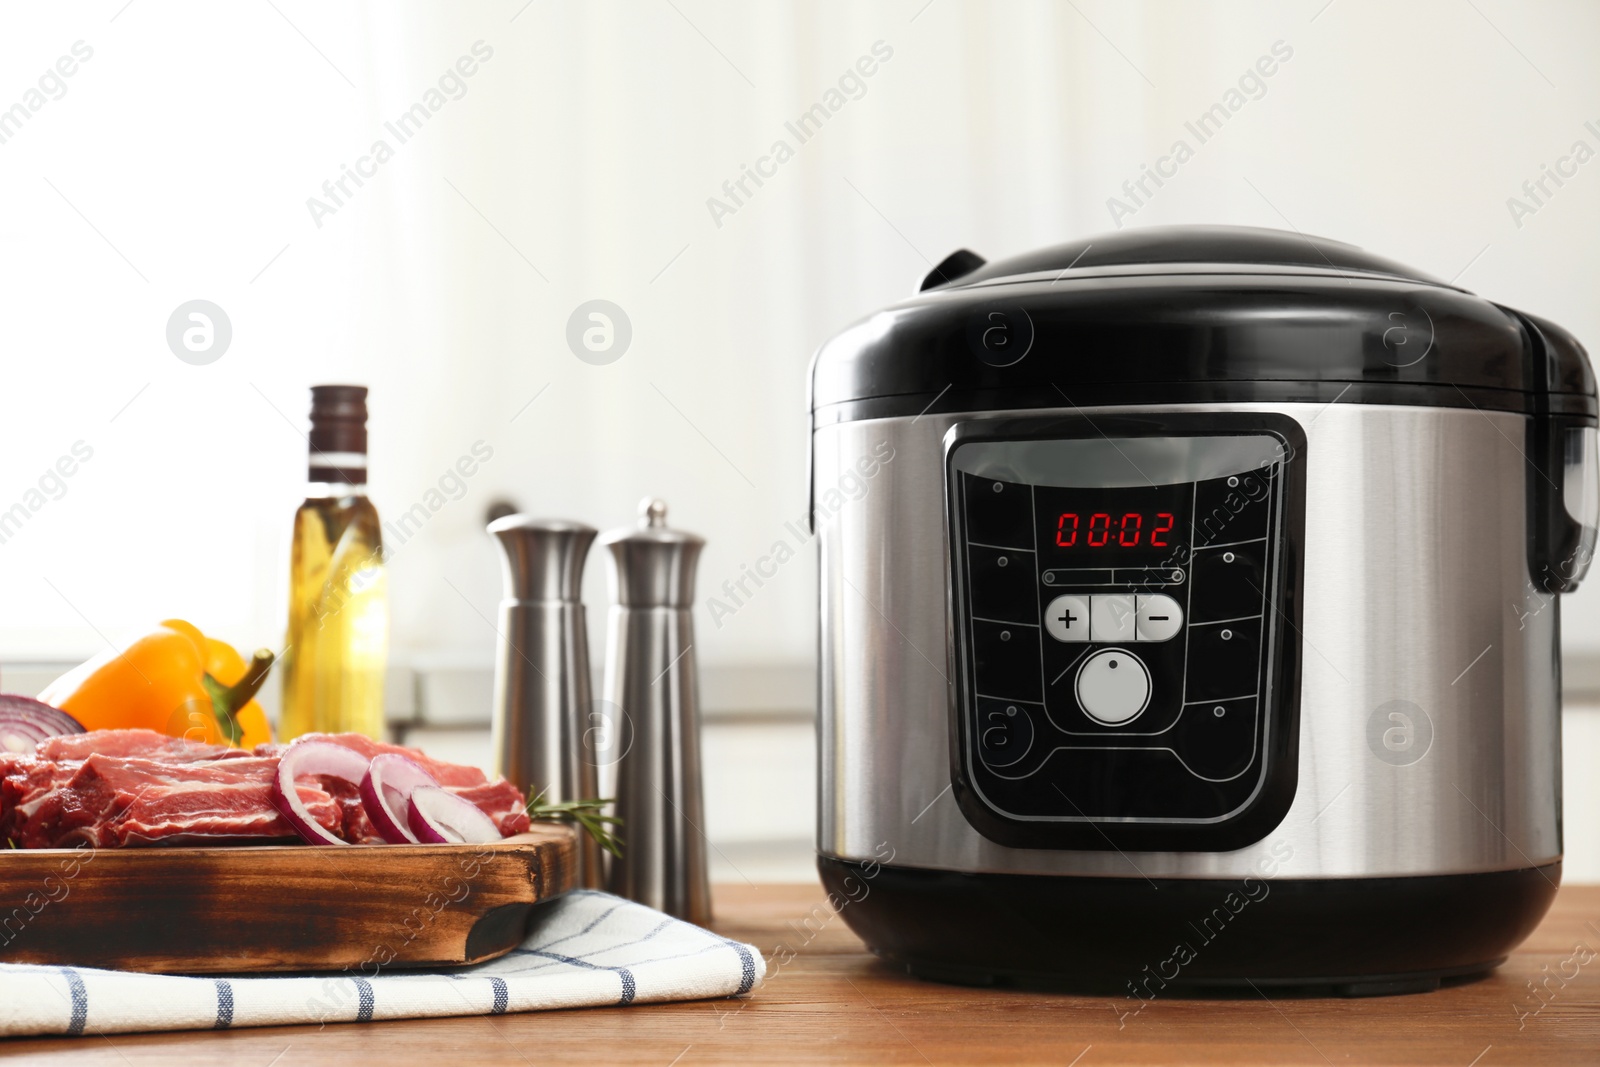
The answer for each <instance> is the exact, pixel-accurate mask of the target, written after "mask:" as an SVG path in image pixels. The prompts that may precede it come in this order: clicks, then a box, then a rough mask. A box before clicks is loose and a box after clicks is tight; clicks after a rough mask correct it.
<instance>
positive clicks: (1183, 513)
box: [1034, 483, 1194, 568]
mask: <svg viewBox="0 0 1600 1067" xmlns="http://www.w3.org/2000/svg"><path fill="white" fill-rule="evenodd" d="M1034 492H1035V497H1036V499H1035V505H1036V510H1035V512H1034V515H1035V522H1037V523H1038V525H1039V527H1040V529H1038V530H1037V531H1036V534H1037V537H1036V543H1037V544H1038V545H1039V549H1040V557H1041V558H1040V563H1041V564H1042V566H1043V567H1045V568H1049V567H1052V566H1058V567H1059V566H1098V567H1105V566H1112V565H1117V566H1137V567H1149V566H1162V565H1170V564H1181V563H1182V562H1184V561H1185V560H1186V558H1187V552H1188V544H1189V535H1190V530H1189V519H1190V514H1191V513H1192V511H1193V505H1194V486H1193V485H1191V484H1189V483H1183V484H1179V485H1146V486H1125V487H1117V488H1081V489H1080V488H1064V487H1055V486H1036V487H1035V488H1034Z"/></svg>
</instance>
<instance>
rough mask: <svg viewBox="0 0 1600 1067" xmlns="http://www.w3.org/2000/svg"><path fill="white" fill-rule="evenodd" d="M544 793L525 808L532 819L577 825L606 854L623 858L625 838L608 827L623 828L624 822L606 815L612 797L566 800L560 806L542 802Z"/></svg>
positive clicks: (613, 816)
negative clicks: (608, 825)
mask: <svg viewBox="0 0 1600 1067" xmlns="http://www.w3.org/2000/svg"><path fill="white" fill-rule="evenodd" d="M543 800H544V794H543V793H540V794H539V795H538V796H536V797H534V798H533V799H532V800H530V801H528V806H527V807H526V808H525V809H523V810H525V811H526V812H527V813H528V818H530V819H553V820H555V821H557V822H575V823H577V824H578V825H579V826H581V827H583V829H584V830H585V831H586V832H587V833H588V835H589V836H590V837H592V838H594V840H595V843H596V844H598V845H599V846H600V847H601V848H603V849H605V850H606V851H607V852H609V853H611V854H612V855H613V856H616V857H617V858H618V859H621V858H622V845H623V840H622V838H620V837H618V836H617V835H616V834H614V833H612V832H611V831H610V830H609V829H608V828H607V824H610V825H611V826H621V825H622V820H621V819H619V818H617V817H616V816H615V815H607V814H606V813H605V807H606V805H607V804H609V803H611V798H609V797H606V798H604V799H593V800H563V801H561V802H560V803H559V804H547V803H542V801H543Z"/></svg>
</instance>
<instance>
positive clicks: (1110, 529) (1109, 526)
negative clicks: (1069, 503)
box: [1056, 511, 1177, 548]
mask: <svg viewBox="0 0 1600 1067" xmlns="http://www.w3.org/2000/svg"><path fill="white" fill-rule="evenodd" d="M1080 522H1081V516H1079V515H1078V514H1077V512H1073V511H1067V512H1063V513H1062V514H1061V515H1060V517H1058V518H1057V519H1056V547H1057V548H1072V547H1074V546H1075V545H1077V543H1078V528H1079V525H1080ZM1176 522H1177V519H1176V518H1175V517H1174V516H1173V514H1172V512H1170V511H1161V512H1157V513H1156V515H1155V524H1156V525H1155V529H1153V530H1151V531H1150V541H1149V544H1150V547H1152V548H1170V547H1171V543H1170V542H1169V541H1167V540H1166V539H1165V538H1164V537H1163V536H1162V535H1163V534H1167V533H1171V532H1172V527H1173V525H1174V524H1175V523H1176ZM1085 534H1086V536H1085V537H1084V544H1085V545H1086V546H1087V547H1089V548H1105V547H1106V546H1107V545H1109V544H1111V543H1112V537H1113V535H1114V536H1115V538H1116V546H1117V547H1118V548H1138V547H1139V542H1140V539H1141V538H1143V537H1144V515H1143V514H1142V513H1141V512H1137V511H1130V512H1127V513H1126V514H1124V515H1123V516H1122V517H1121V518H1120V519H1117V520H1116V521H1115V523H1113V521H1112V517H1111V515H1110V514H1109V513H1107V512H1104V511H1097V512H1095V513H1094V514H1093V515H1090V516H1089V528H1088V530H1087V531H1085Z"/></svg>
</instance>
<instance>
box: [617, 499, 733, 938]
mask: <svg viewBox="0 0 1600 1067" xmlns="http://www.w3.org/2000/svg"><path fill="white" fill-rule="evenodd" d="M600 543H601V544H602V545H604V546H605V547H606V548H607V549H608V550H609V555H610V559H611V614H610V618H609V619H608V634H609V637H608V643H607V646H606V673H605V699H606V701H608V702H609V704H610V709H609V710H611V712H612V713H613V714H615V715H617V716H618V717H619V718H620V723H619V726H620V731H621V734H622V736H621V737H620V738H619V739H618V742H617V744H618V747H619V749H620V751H621V753H622V755H621V757H620V758H619V759H618V761H617V783H616V798H617V808H616V810H617V815H618V816H620V817H621V819H622V825H621V827H620V829H619V833H620V834H621V836H622V839H623V842H624V844H623V846H622V858H621V859H613V860H612V861H611V873H610V877H609V878H608V879H607V885H608V888H609V889H610V890H611V891H612V892H613V893H616V894H618V895H619V896H623V897H627V898H628V899H630V900H637V901H639V902H640V903H642V904H648V905H650V906H651V907H653V908H656V909H658V910H660V911H664V912H666V913H667V914H668V915H675V916H677V917H678V918H680V919H686V920H688V921H689V922H692V923H698V924H702V925H703V924H705V923H708V922H710V921H711V890H710V885H709V881H708V878H707V874H706V839H705V801H704V799H703V797H702V791H701V783H700V696H699V683H698V678H697V672H696V671H695V660H694V654H693V649H694V621H693V617H692V615H691V611H690V609H691V607H692V606H693V604H694V573H695V565H696V564H697V563H698V562H699V558H700V549H701V548H702V547H704V545H705V540H704V539H703V538H700V537H696V536H695V535H694V534H691V533H684V532H682V531H680V530H673V529H671V528H669V527H668V526H667V505H666V504H665V503H663V502H662V501H660V500H650V499H646V500H644V501H643V502H642V503H641V504H640V505H639V524H638V525H637V526H633V527H627V528H624V529H620V530H612V531H610V532H608V533H606V534H604V535H602V536H601V538H600Z"/></svg>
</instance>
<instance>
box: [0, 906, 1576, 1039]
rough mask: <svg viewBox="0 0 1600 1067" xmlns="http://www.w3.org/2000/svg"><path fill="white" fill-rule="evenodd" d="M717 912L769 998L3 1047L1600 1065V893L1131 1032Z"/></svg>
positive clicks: (1148, 1021)
mask: <svg viewBox="0 0 1600 1067" xmlns="http://www.w3.org/2000/svg"><path fill="white" fill-rule="evenodd" d="M716 902H717V922H716V923H715V924H714V925H715V926H716V927H717V929H719V930H720V931H721V932H723V933H725V934H727V935H728V936H730V937H735V938H739V939H740V940H743V941H748V942H751V943H753V944H755V945H757V946H759V947H760V948H761V950H762V951H763V952H764V953H766V954H767V957H768V972H767V978H766V982H765V983H764V984H763V985H762V986H760V987H759V988H757V989H756V990H755V992H754V993H753V994H751V995H750V996H748V997H745V998H743V999H741V1000H720V1001H700V1002H695V1003H685V1004H664V1005H646V1006H635V1007H628V1008H590V1009H583V1010H577V1011H552V1012H535V1013H530V1014H526V1015H502V1016H496V1017H493V1018H487V1017H478V1018H462V1019H426V1020H411V1021H400V1022H384V1023H369V1024H365V1025H358V1024H342V1025H331V1026H328V1027H325V1028H322V1029H317V1028H315V1027H272V1028H262V1029H254V1030H230V1031H222V1032H209V1031H208V1032H190V1033H176V1034H115V1035H111V1036H109V1037H103V1036H102V1037H95V1036H91V1037H82V1038H58V1039H49V1040H23V1041H0V1060H4V1061H5V1062H6V1063H7V1064H23V1063H52V1064H54V1063H66V1062H71V1063H80V1062H81V1063H97V1064H109V1065H116V1067H134V1065H144V1064H191V1063H193V1064H198V1063H230V1064H243V1065H246V1067H297V1065H308V1067H309V1065H313V1064H358V1063H372V1064H382V1065H384V1067H406V1065H410V1064H418V1065H426V1067H454V1065H457V1064H474V1063H496V1064H513V1065H515V1064H522V1063H527V1064H530V1065H534V1064H537V1065H539V1067H544V1065H546V1064H563V1063H574V1064H585V1065H589V1067H594V1065H600V1064H650V1065H652V1067H669V1065H674V1067H692V1065H695V1064H707V1063H753V1062H761V1063H873V1064H879V1063H883V1064H889V1063H911V1064H946V1063H950V1064H954V1063H982V1064H985V1065H994V1064H1001V1063H1053V1064H1078V1065H1080V1067H1093V1065H1095V1064H1106V1063H1136V1064H1167V1063H1208V1064H1209V1063H1215V1064H1230V1065H1243V1064H1319V1065H1322V1064H1448V1065H1452V1067H1495V1065H1497V1064H1506V1063H1537V1064H1539V1065H1540V1067H1551V1065H1555V1064H1569V1063H1570V1064H1590V1065H1593V1064H1600V955H1597V952H1600V886H1577V887H1569V888H1566V889H1563V890H1561V894H1560V896H1559V897H1558V898H1557V899H1556V904H1555V907H1554V909H1553V910H1552V911H1551V913H1550V915H1549V916H1548V917H1547V918H1546V919H1545V921H1544V924H1543V925H1542V926H1540V927H1539V929H1538V931H1536V932H1535V933H1534V935H1533V936H1532V937H1531V938H1530V939H1529V940H1528V942H1527V943H1526V944H1524V945H1523V946H1522V948H1521V949H1520V950H1519V951H1518V952H1517V953H1516V954H1515V955H1514V956H1513V957H1512V958H1511V960H1510V961H1509V962H1507V963H1506V964H1505V965H1504V966H1503V967H1501V968H1500V969H1499V971H1497V972H1496V973H1495V974H1493V975H1491V976H1489V977H1488V978H1485V979H1482V980H1480V981H1476V982H1471V983H1468V984H1465V985H1460V986H1456V987H1453V988H1447V989H1442V990H1440V991H1438V992H1435V993H1427V994H1421V995H1416V996H1402V997H1379V998H1370V999H1361V1000H1344V999H1323V998H1314V999H1313V998H1296V997H1288V996H1278V995H1274V996H1273V998H1272V999H1271V1000H1267V999H1264V998H1261V997H1256V996H1249V997H1239V998H1234V999H1224V1000H1193V999H1191V1000H1183V999H1169V1000H1156V1001H1154V1002H1152V1003H1150V1004H1148V1005H1146V1006H1145V1008H1144V1010H1143V1011H1142V1012H1140V1013H1138V1014H1137V1015H1131V1016H1130V1015H1126V1014H1125V1013H1127V1012H1129V1010H1130V1009H1131V1008H1133V1007H1135V1006H1136V1005H1135V1002H1133V1001H1122V1000H1119V999H1117V998H1110V997H1081V996H1068V995H1063V994H1050V993H1033V992H1013V991H993V990H972V989H963V988H959V987H954V986H943V985H934V984H930V983H926V982H920V981H917V980H915V979H912V978H908V977H905V976H904V975H899V974H895V973H894V972H892V971H890V970H889V969H888V968H887V967H885V966H884V965H882V964H880V963H879V962H877V960H876V959H875V958H874V957H872V956H871V955H869V954H868V953H867V952H866V951H865V950H864V949H863V948H862V945H861V942H860V941H858V940H857V939H856V938H855V936H854V935H853V934H851V933H850V931H849V929H848V928H846V926H845V924H844V921H843V920H842V919H840V918H839V917H837V916H835V915H832V914H831V913H830V912H828V911H827V910H826V908H825V906H823V905H822V894H821V890H820V889H819V888H818V887H817V886H815V885H806V886H722V887H719V889H718V892H717V896H716ZM1394 921H1395V922H1396V923H1397V924H1403V923H1404V922H1405V921H1406V916H1405V915H1403V914H1397V915H1396V916H1395V917H1394ZM783 948H787V949H788V950H791V951H793V952H795V953H796V954H795V955H794V956H793V958H792V959H790V961H789V962H788V963H787V965H785V966H778V965H777V960H776V959H775V958H774V954H775V952H777V950H779V949H783ZM784 955H786V956H787V955H788V953H785V954H784ZM1574 972H1576V974H1575V975H1574ZM1563 975H1572V977H1567V978H1564V979H1563V977H1562V976H1563ZM1547 976H1548V977H1547ZM1530 982H1543V983H1544V986H1543V987H1542V989H1543V990H1544V991H1543V992H1542V993H1541V994H1539V995H1536V994H1535V993H1534V992H1533V991H1531V989H1530V985H1529V983H1530Z"/></svg>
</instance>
